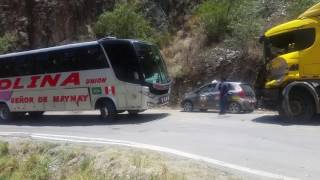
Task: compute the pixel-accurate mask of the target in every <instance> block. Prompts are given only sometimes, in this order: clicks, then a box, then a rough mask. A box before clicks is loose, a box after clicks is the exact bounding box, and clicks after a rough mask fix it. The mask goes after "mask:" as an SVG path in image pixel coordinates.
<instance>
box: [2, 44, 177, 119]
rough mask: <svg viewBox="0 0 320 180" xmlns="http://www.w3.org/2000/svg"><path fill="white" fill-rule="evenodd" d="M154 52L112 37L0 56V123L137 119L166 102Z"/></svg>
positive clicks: (164, 75)
mask: <svg viewBox="0 0 320 180" xmlns="http://www.w3.org/2000/svg"><path fill="white" fill-rule="evenodd" d="M170 82H171V81H170V78H169V76H168V72H167V68H166V66H165V63H164V60H163V58H162V56H161V54H160V51H159V49H158V48H157V47H156V46H154V45H151V44H148V43H145V42H141V41H137V40H124V39H116V38H105V39H101V40H98V41H93V42H85V43H78V44H70V45H64V46H57V47H52V48H45V49H38V50H32V51H25V52H18V53H11V54H5V55H0V120H1V121H8V120H11V119H12V118H14V117H16V116H17V115H19V116H20V115H26V114H29V115H30V116H41V115H42V114H43V113H44V112H45V111H82V110H100V111H101V117H102V118H103V119H105V120H111V119H112V118H113V117H114V116H115V115H116V114H117V113H119V112H124V111H128V112H129V113H130V114H137V113H139V112H141V111H144V110H146V109H148V108H149V107H152V106H155V105H161V104H166V103H168V101H169V93H170Z"/></svg>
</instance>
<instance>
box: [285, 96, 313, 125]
mask: <svg viewBox="0 0 320 180" xmlns="http://www.w3.org/2000/svg"><path fill="white" fill-rule="evenodd" d="M290 96H291V97H290V101H289V103H290V108H291V111H292V115H290V114H288V113H287V112H286V111H285V110H283V109H282V108H281V109H280V111H279V114H280V116H281V117H282V119H283V120H284V121H285V122H293V123H306V122H309V121H310V120H312V118H313V116H314V115H315V105H314V100H313V98H312V97H311V96H310V95H309V94H306V93H304V92H300V93H299V92H295V93H292V94H291V95H290Z"/></svg>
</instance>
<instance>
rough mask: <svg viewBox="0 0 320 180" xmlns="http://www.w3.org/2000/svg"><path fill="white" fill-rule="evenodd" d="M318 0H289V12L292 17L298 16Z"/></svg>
mask: <svg viewBox="0 0 320 180" xmlns="http://www.w3.org/2000/svg"><path fill="white" fill-rule="evenodd" d="M318 2H319V1H317V0H291V1H290V2H288V9H287V10H288V14H289V17H290V18H297V17H298V16H299V15H300V14H302V13H303V12H304V11H306V10H307V9H309V8H310V7H312V6H313V5H315V4H316V3H318Z"/></svg>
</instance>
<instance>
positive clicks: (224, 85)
mask: <svg viewBox="0 0 320 180" xmlns="http://www.w3.org/2000/svg"><path fill="white" fill-rule="evenodd" d="M219 90H220V97H223V96H225V95H226V94H227V93H228V91H229V88H228V84H227V83H225V82H222V83H221V84H220V87H219Z"/></svg>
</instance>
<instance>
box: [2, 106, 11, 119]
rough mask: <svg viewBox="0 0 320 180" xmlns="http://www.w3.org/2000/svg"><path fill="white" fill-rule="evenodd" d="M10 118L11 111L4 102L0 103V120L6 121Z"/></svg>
mask: <svg viewBox="0 0 320 180" xmlns="http://www.w3.org/2000/svg"><path fill="white" fill-rule="evenodd" d="M10 120H12V113H11V112H10V109H9V108H8V106H7V105H5V104H0V122H8V121H10Z"/></svg>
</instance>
